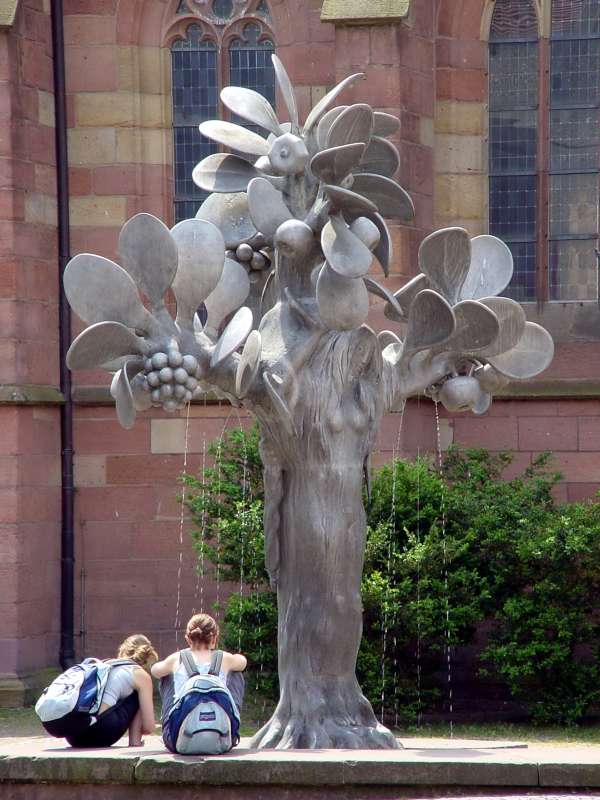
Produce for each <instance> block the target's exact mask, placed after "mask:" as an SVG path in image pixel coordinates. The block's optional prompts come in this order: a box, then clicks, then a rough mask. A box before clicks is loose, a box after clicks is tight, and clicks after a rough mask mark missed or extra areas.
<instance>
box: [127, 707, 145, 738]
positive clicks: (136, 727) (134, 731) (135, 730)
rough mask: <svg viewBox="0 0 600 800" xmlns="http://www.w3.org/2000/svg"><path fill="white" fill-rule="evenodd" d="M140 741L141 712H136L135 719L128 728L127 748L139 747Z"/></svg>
mask: <svg viewBox="0 0 600 800" xmlns="http://www.w3.org/2000/svg"><path fill="white" fill-rule="evenodd" d="M143 744H144V743H143V741H142V712H141V710H140V709H138V710H137V712H136V715H135V717H134V718H133V719H132V720H131V725H130V726H129V747H141V746H142V745H143Z"/></svg>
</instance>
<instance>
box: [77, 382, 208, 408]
mask: <svg viewBox="0 0 600 800" xmlns="http://www.w3.org/2000/svg"><path fill="white" fill-rule="evenodd" d="M71 397H72V399H73V402H74V403H75V404H76V405H78V406H114V404H115V401H114V400H113V398H112V397H111V394H110V389H109V387H108V386H74V387H73V389H72V391H71ZM219 402H220V400H219V399H218V398H217V397H216V396H215V395H214V394H213V393H212V392H207V393H206V394H205V395H200V397H196V398H194V400H192V405H214V404H217V403H219Z"/></svg>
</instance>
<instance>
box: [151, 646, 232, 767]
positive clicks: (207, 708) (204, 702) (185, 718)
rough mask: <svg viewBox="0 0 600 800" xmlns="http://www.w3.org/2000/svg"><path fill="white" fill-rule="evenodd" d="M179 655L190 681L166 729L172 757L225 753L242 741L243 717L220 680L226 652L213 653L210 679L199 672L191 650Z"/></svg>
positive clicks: (173, 710)
mask: <svg viewBox="0 0 600 800" xmlns="http://www.w3.org/2000/svg"><path fill="white" fill-rule="evenodd" d="M179 655H180V658H181V663H182V664H183V665H184V667H185V670H186V672H187V675H188V677H187V679H186V681H185V683H184V684H183V686H182V687H181V690H180V691H179V693H178V695H177V697H176V698H175V702H174V703H173V707H172V708H171V710H170V712H169V714H168V716H167V719H166V720H165V724H164V725H163V741H164V743H165V745H166V746H167V748H168V749H169V750H170V751H171V752H172V753H180V754H181V755H220V754H221V753H226V752H228V751H229V750H231V748H232V747H235V745H236V744H237V743H238V742H239V740H240V739H239V729H240V716H239V713H238V710H237V707H236V704H235V702H234V700H233V697H232V695H231V693H230V691H229V689H228V688H227V687H226V686H225V684H224V683H223V681H222V680H221V678H220V677H219V671H220V669H221V662H222V660H223V652H222V651H221V650H216V651H215V652H214V653H213V656H212V659H211V662H210V668H209V671H208V674H207V675H203V674H201V673H200V672H199V670H198V665H197V664H196V662H195V660H194V658H193V656H192V654H191V653H190V651H189V650H182V651H181V652H180V654H179Z"/></svg>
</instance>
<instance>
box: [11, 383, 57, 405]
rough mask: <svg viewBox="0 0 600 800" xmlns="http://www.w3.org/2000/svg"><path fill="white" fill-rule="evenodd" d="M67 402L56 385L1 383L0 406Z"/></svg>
mask: <svg viewBox="0 0 600 800" xmlns="http://www.w3.org/2000/svg"><path fill="white" fill-rule="evenodd" d="M64 402H65V398H64V397H63V395H62V393H61V391H60V390H59V389H57V388H56V386H44V385H42V384H33V383H23V384H16V383H0V406H55V405H62V404H63V403H64Z"/></svg>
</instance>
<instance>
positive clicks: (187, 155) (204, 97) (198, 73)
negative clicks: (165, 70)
mask: <svg viewBox="0 0 600 800" xmlns="http://www.w3.org/2000/svg"><path fill="white" fill-rule="evenodd" d="M171 64H172V76H173V150H174V152H173V163H174V172H175V175H174V179H175V186H174V201H175V221H176V222H179V221H180V220H182V219H188V218H189V217H194V216H195V215H196V211H197V210H198V207H199V206H200V204H201V203H202V201H203V199H204V197H205V196H206V194H205V193H204V192H202V190H201V189H199V188H198V187H197V186H196V184H195V183H194V182H193V181H192V170H193V168H194V167H195V166H196V164H197V163H198V162H199V161H201V160H202V159H203V158H206V156H208V155H210V154H211V153H215V152H216V151H217V147H216V145H215V144H213V143H212V142H210V141H209V140H208V139H206V138H205V137H204V136H201V135H200V131H199V130H198V125H199V124H200V123H201V122H203V121H204V120H206V119H213V118H214V117H216V116H217V115H218V106H217V102H218V88H217V48H216V44H215V42H213V41H211V40H210V39H206V38H203V30H202V28H201V27H200V26H199V25H196V24H192V25H190V26H189V27H188V29H187V31H186V38H185V39H176V40H175V41H174V42H173V44H172V46H171Z"/></svg>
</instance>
